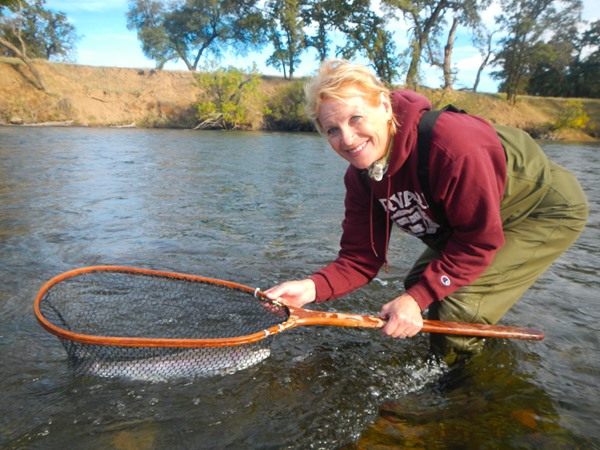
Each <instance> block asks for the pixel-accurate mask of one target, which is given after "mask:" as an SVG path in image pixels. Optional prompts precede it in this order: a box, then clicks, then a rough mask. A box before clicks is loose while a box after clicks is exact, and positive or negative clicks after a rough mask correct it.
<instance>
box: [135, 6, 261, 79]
mask: <svg viewBox="0 0 600 450" xmlns="http://www.w3.org/2000/svg"><path fill="white" fill-rule="evenodd" d="M257 4H258V0H243V1H235V0H185V1H180V2H166V1H158V0H130V3H129V11H128V13H127V26H128V27H129V29H135V30H137V33H138V39H139V40H140V41H141V43H142V51H143V52H144V54H145V55H146V56H147V57H148V58H150V59H153V60H154V61H156V63H157V66H158V67H163V66H164V64H165V63H166V62H168V61H171V60H176V59H181V60H182V61H183V62H184V63H185V65H186V67H187V68H188V69H189V70H196V69H197V68H198V64H199V62H200V59H201V58H202V57H203V56H205V55H207V54H211V55H213V56H215V57H220V56H221V55H222V54H223V52H224V51H225V49H233V50H235V51H236V52H238V53H240V54H244V53H245V52H246V51H247V50H248V49H258V48H260V47H261V46H262V45H264V43H265V39H264V31H265V27H266V22H265V20H264V19H263V16H262V13H261V11H260V10H259V9H258V7H257Z"/></svg>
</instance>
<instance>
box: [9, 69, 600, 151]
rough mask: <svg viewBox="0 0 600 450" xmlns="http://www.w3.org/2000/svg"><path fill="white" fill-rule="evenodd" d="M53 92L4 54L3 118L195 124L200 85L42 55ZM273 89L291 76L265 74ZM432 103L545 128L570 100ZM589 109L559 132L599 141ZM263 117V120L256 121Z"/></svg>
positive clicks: (180, 75)
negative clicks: (578, 124) (582, 127)
mask: <svg viewBox="0 0 600 450" xmlns="http://www.w3.org/2000/svg"><path fill="white" fill-rule="evenodd" d="M36 68H37V69H38V71H39V72H40V74H41V75H42V77H43V78H44V81H45V83H46V84H47V86H48V90H49V92H50V94H46V93H44V92H42V91H40V90H38V89H36V88H35V87H34V83H33V82H32V80H31V75H30V73H29V71H28V70H27V68H26V67H25V66H24V65H23V64H21V63H20V61H19V60H17V59H14V58H0V124H16V125H32V124H38V125H39V124H48V123H54V124H60V125H75V126H98V127H108V126H121V127H124V126H136V127H169V128H192V127H194V126H195V125H196V118H195V108H194V103H195V102H196V101H197V100H196V99H197V95H198V93H199V92H200V88H199V87H198V86H197V85H196V83H195V80H194V76H193V73H191V72H184V71H165V70H153V69H122V68H112V67H91V66H81V65H74V64H65V63H49V62H46V61H37V62H36ZM263 83H264V87H263V89H264V91H265V92H267V93H272V92H274V90H276V89H277V87H278V86H279V85H281V84H284V83H286V81H285V80H283V79H280V78H276V77H265V78H263ZM422 93H423V94H424V95H426V96H427V97H429V98H430V99H431V101H432V103H434V106H443V105H445V104H447V103H452V104H454V105H456V106H458V107H460V108H463V109H465V110H467V111H468V112H470V113H472V114H477V115H479V116H482V117H484V118H486V119H487V120H489V121H491V122H494V123H499V124H504V125H512V126H517V127H520V128H523V129H527V130H530V131H535V130H545V129H547V128H548V125H549V124H554V123H556V122H557V121H558V120H559V119H560V118H561V116H564V114H565V110H566V109H567V102H568V101H569V100H567V99H552V98H533V97H521V98H520V99H519V101H518V102H517V104H516V105H515V106H511V105H509V104H508V103H507V102H506V101H505V100H504V99H503V98H502V96H501V95H498V94H473V93H470V92H462V91H453V92H451V93H450V94H447V95H446V97H445V98H440V95H441V94H440V92H439V91H435V90H424V91H423V92H422ZM578 102H579V103H580V104H581V105H582V106H583V109H584V111H585V113H586V114H587V115H588V116H589V118H590V120H589V122H588V125H587V128H586V131H587V134H586V133H585V132H583V131H578V130H573V129H568V130H561V131H559V132H556V133H554V138H558V139H568V140H593V139H594V138H593V137H592V136H591V135H593V136H596V137H598V136H600V125H599V124H600V100H587V99H581V100H579V101H578ZM257 123H260V120H259V121H257Z"/></svg>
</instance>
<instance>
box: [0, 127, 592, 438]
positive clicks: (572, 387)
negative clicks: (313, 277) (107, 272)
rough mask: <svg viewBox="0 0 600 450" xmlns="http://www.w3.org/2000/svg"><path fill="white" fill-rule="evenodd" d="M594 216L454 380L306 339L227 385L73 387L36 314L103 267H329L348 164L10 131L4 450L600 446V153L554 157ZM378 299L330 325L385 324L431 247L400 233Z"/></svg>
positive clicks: (258, 151)
mask: <svg viewBox="0 0 600 450" xmlns="http://www.w3.org/2000/svg"><path fill="white" fill-rule="evenodd" d="M545 149H546V151H547V152H548V153H549V155H550V156H551V158H553V159H555V160H557V161H558V162H559V163H562V164H563V165H565V166H567V167H568V168H570V169H571V170H573V171H574V172H575V173H576V174H577V176H578V177H579V178H580V180H581V181H582V184H583V186H584V189H585V190H586V192H587V193H588V196H589V199H590V202H591V215H590V220H589V225H588V227H587V229H586V230H585V231H584V234H583V236H582V238H581V239H580V240H579V241H578V242H577V243H576V244H575V246H574V247H573V248H572V249H571V250H570V251H569V252H568V253H567V254H565V255H564V257H562V258H561V259H560V260H559V261H558V262H557V263H556V264H555V265H554V266H553V267H552V269H551V270H550V271H549V272H548V273H547V274H545V275H544V276H543V277H542V279H541V280H540V281H539V282H538V283H536V285H535V286H534V287H533V288H532V289H531V290H530V291H529V292H528V293H527V294H526V295H525V297H524V298H523V300H522V301H520V302H519V303H518V304H517V305H516V306H515V308H514V309H513V310H511V311H510V312H509V314H508V315H507V317H506V318H505V320H504V321H503V322H504V323H506V324H511V325H519V326H533V327H536V328H541V329H543V330H544V331H545V333H546V339H545V340H544V341H542V342H536V343H533V342H520V341H519V342H517V341H510V342H509V341H494V342H493V343H491V344H490V345H489V346H488V347H487V348H486V349H485V351H484V352H483V353H482V354H481V355H479V356H478V357H476V358H474V359H473V360H472V361H470V363H469V364H468V365H467V366H466V367H465V368H464V369H463V370H461V371H457V372H449V373H447V372H446V371H445V370H444V369H443V368H442V367H440V366H439V365H438V364H437V363H435V362H434V361H431V360H430V359H429V358H428V355H427V338H426V336H424V335H421V336H418V337H417V338H415V339H412V340H410V341H403V342H399V341H395V340H392V339H388V338H385V337H383V336H382V335H381V334H380V333H378V332H377V331H374V330H354V329H332V328H321V327H315V328H298V329H295V330H292V331H289V332H286V333H283V334H280V335H278V336H276V338H275V339H274V342H273V345H272V348H271V356H270V357H268V358H267V359H265V360H264V361H263V362H261V363H260V364H258V365H256V366H254V367H251V368H248V369H246V370H243V371H240V372H238V373H235V374H232V375H227V376H216V377H210V378H206V379H202V380H201V381H186V380H178V381H174V382H172V383H156V384H153V383H144V382H135V381H129V382H128V381H124V380H111V379H104V378H98V377H93V376H90V377H74V376H73V374H72V373H71V372H70V371H69V369H68V367H67V364H66V355H65V352H64V350H63V348H62V346H61V345H60V344H59V342H58V340H57V339H56V338H55V337H53V336H51V335H49V334H48V333H46V332H44V331H43V330H42V329H41V327H39V325H38V324H37V323H36V322H35V319H34V318H33V314H32V311H31V304H32V301H33V298H34V296H35V293H36V292H37V290H38V289H39V288H40V286H41V285H42V284H43V283H44V282H45V281H46V280H48V279H49V278H51V277H53V276H55V275H57V274H58V273H61V272H64V271H66V270H69V269H72V268H75V267H79V266H87V265H94V264H120V265H130V266H142V267H151V268H157V269H164V270H173V271H177V272H187V273H194V274H200V275H205V276H211V277H216V278H222V279H229V280H232V281H237V282H240V283H243V284H248V285H251V286H257V287H262V288H266V287H268V286H271V285H272V284H273V283H275V282H278V281H282V280H285V279H289V278H295V277H300V276H305V275H306V274H308V273H310V272H311V271H313V270H315V269H317V268H318V267H320V266H321V265H322V264H324V263H326V262H327V261H329V260H330V259H331V258H332V257H333V256H334V255H335V253H336V251H337V247H338V242H339V233H340V221H341V218H342V214H343V211H342V206H343V204H342V203H343V186H342V180H341V178H342V175H343V172H344V168H345V163H344V162H343V161H342V160H341V159H339V158H338V157H336V156H335V155H334V154H333V152H332V151H331V150H329V149H328V148H327V145H326V143H325V142H323V140H322V139H321V138H319V137H317V136H314V135H309V134H279V133H272V134H271V133H219V132H188V131H169V130H164V131H151V130H106V129H35V128H11V127H8V128H0V204H1V205H2V206H1V208H0V258H1V260H2V262H3V264H2V268H1V269H0V270H2V281H3V284H2V287H1V288H0V357H1V358H2V365H0V396H1V397H0V417H1V419H0V446H2V447H5V448H44V449H46V448H64V447H69V448H117V449H121V448H123V449H124V448H140V449H144V448H265V447H270V448H337V447H340V446H343V445H354V446H356V447H358V448H368V447H377V446H382V447H384V446H388V447H400V448H402V447H417V448H419V447H421V448H433V449H438V448H439V449H442V448H498V447H502V448H594V447H600V432H599V431H598V426H597V425H598V422H597V405H598V402H599V400H600V396H599V394H598V389H597V383H598V377H599V375H600V363H598V358H597V352H598V348H599V342H598V336H599V333H598V331H599V327H598V321H599V319H600V315H599V314H598V309H597V306H596V301H595V299H596V297H597V291H598V287H599V284H600V283H599V281H600V280H599V277H598V275H597V268H598V267H597V256H596V255H597V254H598V250H599V248H598V245H599V244H598V242H600V216H599V214H600V213H599V212H598V208H597V206H598V198H600V184H599V183H600V182H599V181H598V177H597V175H596V173H597V172H598V168H599V164H598V162H599V156H598V155H599V153H598V150H600V147H599V146H597V145H596V146H594V145H564V144H556V143H552V144H548V145H545ZM392 244H393V245H392V249H391V252H390V260H391V261H390V272H389V273H387V274H386V273H382V274H381V275H380V279H381V281H380V282H374V283H372V284H371V285H370V286H368V287H367V288H365V289H363V290H361V291H360V292H356V293H354V294H352V295H350V296H348V297H347V298H344V299H340V300H339V301H336V302H334V303H332V304H328V305H319V306H317V307H316V308H319V309H330V308H331V309H336V310H339V311H351V312H359V313H374V312H377V311H378V310H379V308H380V306H381V304H382V303H384V302H385V301H387V300H389V298H391V297H392V296H393V295H395V293H396V292H397V291H398V290H399V289H401V280H402V275H403V274H404V273H405V271H406V270H407V269H408V268H409V267H410V266H411V264H412V262H413V260H414V258H415V257H416V255H417V254H418V252H419V251H420V250H421V246H420V244H419V243H418V242H417V241H415V240H413V239H410V238H407V237H404V236H402V235H401V234H399V233H395V236H394V239H393V240H392Z"/></svg>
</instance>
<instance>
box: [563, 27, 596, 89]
mask: <svg viewBox="0 0 600 450" xmlns="http://www.w3.org/2000/svg"><path fill="white" fill-rule="evenodd" d="M575 51H576V54H575V57H574V61H573V64H572V65H571V67H570V70H569V81H570V86H571V87H572V90H571V96H573V97H590V98H600V20H597V21H595V22H593V23H591V24H590V26H589V28H588V29H586V30H585V31H583V33H582V35H581V37H580V38H579V39H578V40H577V41H576V46H575Z"/></svg>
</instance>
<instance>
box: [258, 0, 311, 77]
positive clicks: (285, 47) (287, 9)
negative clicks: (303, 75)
mask: <svg viewBox="0 0 600 450" xmlns="http://www.w3.org/2000/svg"><path fill="white" fill-rule="evenodd" d="M304 6H305V5H304V4H303V2H302V1H298V0H270V1H269V2H267V6H266V7H267V10H268V15H269V23H270V26H269V36H270V39H271V43H272V44H273V47H274V48H275V50H274V51H273V54H272V55H271V56H270V57H269V59H268V60H267V65H269V66H273V67H275V68H277V69H281V70H282V71H283V77H284V78H288V79H290V80H291V79H292V78H293V77H294V72H295V71H296V67H297V66H298V65H299V64H300V55H301V53H302V51H303V50H304V49H305V47H306V35H305V33H304V31H303V29H304V25H305V23H304V19H303V17H302V14H301V11H302V9H303V7H304Z"/></svg>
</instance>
